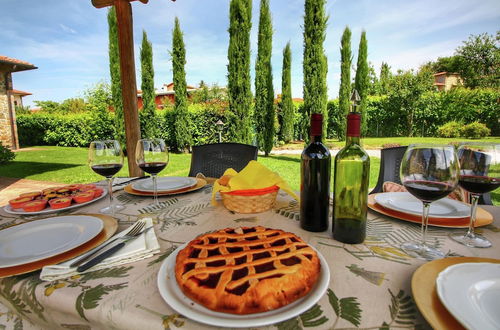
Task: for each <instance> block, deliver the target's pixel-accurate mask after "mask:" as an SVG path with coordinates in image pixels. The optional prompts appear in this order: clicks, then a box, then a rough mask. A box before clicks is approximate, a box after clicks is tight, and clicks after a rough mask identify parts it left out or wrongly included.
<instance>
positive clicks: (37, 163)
mask: <svg viewBox="0 0 500 330" xmlns="http://www.w3.org/2000/svg"><path fill="white" fill-rule="evenodd" d="M488 140H490V139H488ZM491 140H493V141H495V142H499V143H500V138H492V139H491ZM364 141H365V148H366V149H372V148H373V149H375V148H381V146H382V145H383V144H386V143H399V144H401V145H406V144H408V143H407V142H408V141H410V138H373V139H364ZM417 141H418V142H434V143H437V142H440V143H447V142H452V141H457V140H456V139H437V138H413V139H411V142H417ZM335 143H339V142H335ZM342 144H343V143H342ZM293 146H294V148H293V149H302V148H303V144H300V148H299V147H298V146H299V145H298V144H296V145H293ZM339 146H340V143H339ZM258 161H259V162H260V163H262V164H263V165H265V166H266V167H268V168H269V169H271V170H273V171H275V172H277V173H279V174H280V175H281V176H282V177H283V178H284V179H285V180H286V181H287V182H288V183H289V185H290V186H291V187H292V189H294V190H299V189H300V155H298V154H293V155H292V154H287V155H285V154H283V155H271V156H269V157H263V156H262V157H259V158H258ZM190 162H191V155H190V154H174V153H171V154H170V161H169V164H168V166H167V168H166V169H165V170H164V171H163V172H161V173H160V176H186V175H187V174H188V172H189V167H190ZM379 167H380V159H379V158H377V157H371V158H370V187H374V186H375V184H376V183H377V178H378V172H379ZM2 176H3V177H10V178H24V179H31V180H38V181H53V182H61V183H89V182H95V181H99V180H102V177H101V176H99V175H97V174H95V173H94V172H93V171H92V170H91V169H90V168H89V166H88V165H87V149H86V148H69V147H47V146H43V147H33V148H29V149H26V150H22V151H18V152H17V153H16V158H15V160H14V161H12V162H10V163H8V164H3V165H0V177H2ZM117 176H124V177H126V176H128V166H127V164H126V161H125V165H124V167H123V168H122V169H121V171H120V172H119V173H118V174H117ZM492 200H493V202H494V204H495V205H500V188H498V189H496V190H495V191H493V192H492Z"/></svg>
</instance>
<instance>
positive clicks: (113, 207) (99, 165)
mask: <svg viewBox="0 0 500 330" xmlns="http://www.w3.org/2000/svg"><path fill="white" fill-rule="evenodd" d="M88 160H89V165H90V168H91V169H92V170H93V171H94V172H96V173H97V174H99V175H102V176H104V177H106V180H107V181H108V194H109V206H107V207H105V208H103V209H101V212H102V213H110V214H111V215H113V216H114V215H115V212H116V211H119V210H123V209H124V208H125V207H124V206H123V205H120V204H114V203H113V175H115V174H116V173H118V172H119V171H120V169H121V168H122V167H123V153H122V148H121V146H120V143H119V142H118V141H116V140H104V141H93V142H92V143H90V147H89V157H88Z"/></svg>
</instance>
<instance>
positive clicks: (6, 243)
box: [0, 215, 104, 268]
mask: <svg viewBox="0 0 500 330" xmlns="http://www.w3.org/2000/svg"><path fill="white" fill-rule="evenodd" d="M103 226H104V225H103V222H102V220H101V219H99V218H97V217H93V216H87V215H66V216H59V217H52V218H48V219H43V220H36V221H32V222H26V223H23V224H20V225H17V226H14V227H10V228H6V229H4V230H1V231H0V267H2V268H3V267H13V266H19V265H24V264H27V263H30V262H34V261H38V260H42V259H45V258H50V257H53V256H56V255H58V254H61V253H64V252H66V251H69V250H71V249H74V248H76V247H78V246H80V245H82V244H85V243H86V242H88V241H90V240H91V239H92V238H94V237H96V236H97V235H98V234H99V233H100V232H101V231H102V229H103Z"/></svg>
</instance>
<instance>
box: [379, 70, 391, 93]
mask: <svg viewBox="0 0 500 330" xmlns="http://www.w3.org/2000/svg"><path fill="white" fill-rule="evenodd" d="M391 77H392V74H391V67H390V66H389V64H387V63H385V62H382V65H381V66H380V78H379V86H380V88H379V92H380V95H385V94H387V93H388V92H389V81H390V79H391Z"/></svg>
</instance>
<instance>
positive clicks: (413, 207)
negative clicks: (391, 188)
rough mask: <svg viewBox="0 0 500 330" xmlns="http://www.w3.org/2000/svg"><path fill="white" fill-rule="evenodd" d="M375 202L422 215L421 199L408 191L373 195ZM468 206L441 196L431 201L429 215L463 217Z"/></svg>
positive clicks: (468, 211) (466, 213) (466, 215)
mask: <svg viewBox="0 0 500 330" xmlns="http://www.w3.org/2000/svg"><path fill="white" fill-rule="evenodd" d="M375 202H376V203H377V204H379V205H382V206H383V207H385V208H388V209H391V210H394V211H399V212H403V213H408V214H414V215H422V211H423V206H422V201H421V200H419V199H418V198H416V197H415V196H413V195H412V194H410V193H409V192H386V193H380V194H376V195H375ZM469 215H470V206H468V205H466V204H464V203H461V202H459V201H456V200H454V199H451V198H441V199H439V200H437V201H435V202H432V203H431V207H430V209H429V216H430V217H433V218H465V217H468V216H469Z"/></svg>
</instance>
